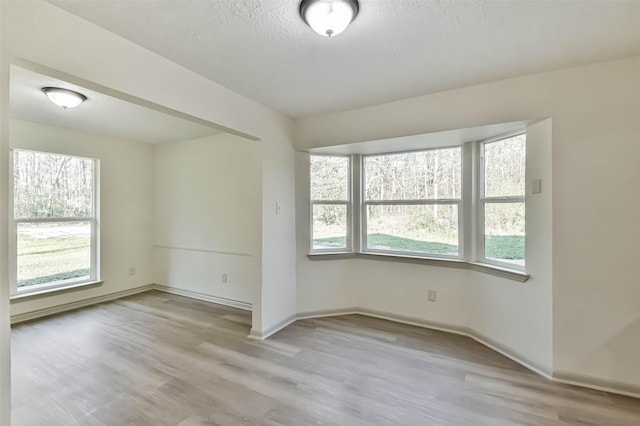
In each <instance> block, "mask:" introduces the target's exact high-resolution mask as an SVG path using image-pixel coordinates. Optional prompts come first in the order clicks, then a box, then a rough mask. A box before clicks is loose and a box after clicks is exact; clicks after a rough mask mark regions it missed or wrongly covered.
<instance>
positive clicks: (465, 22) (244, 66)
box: [51, 0, 640, 117]
mask: <svg viewBox="0 0 640 426" xmlns="http://www.w3.org/2000/svg"><path fill="white" fill-rule="evenodd" d="M51 2H52V3H53V4H55V5H58V6H59V7H62V8H63V9H66V10H67V11H69V12H71V13H74V14H76V15H78V16H80V17H83V18H85V19H87V20H89V21H92V22H94V23H96V24H97V25H99V26H101V27H104V28H105V29H107V30H109V31H111V32H113V33H115V34H118V35H120V36H122V37H124V38H127V39H129V40H131V41H133V42H135V43H137V44H139V45H141V46H144V47H146V48H148V49H150V50H152V51H155V52H156V53H158V54H160V55H162V56H164V57H166V58H168V59H170V60H172V61H174V62H176V63H179V64H181V65H183V66H185V67H187V68H189V69H191V70H193V71H195V72H197V73H199V74H201V75H203V76H205V77H207V78H209V79H211V80H214V81H216V82H218V83H220V84H223V85H224V86H227V87H228V88H230V89H232V90H234V91H236V92H238V93H241V94H243V95H245V96H247V97H250V98H253V99H255V100H257V101H259V102H261V103H262V104H264V105H267V106H269V107H272V108H274V109H276V110H278V111H281V112H283V113H284V114H287V115H289V116H293V117H300V116H307V115H313V114H318V113H324V112H332V111H341V110H346V109H351V108H354V107H361V106H367V105H372V104H377V103H381V102H386V101H391V100H396V99H401V98H406V97H410V96H416V95H420V94H426V93H432V92H436V91H440V90H444V89H450V88H455V87H461V86H466V85H471V84H476V83H481V82H487V81H493V80H499V79H502V78H507V77H513V76H518V75H524V74H531V73H536V72H541V71H547V70H552V69H558V68H564V67H569V66H574V65H581V64H587V63H592V62H598V61H604V60H610V59H616V58H621V57H626V56H632V55H640V1H614V0H611V1H561V0H556V1H542V0H539V1H478V0H464V1H461V0H360V5H361V7H360V14H359V15H358V17H357V18H356V20H355V21H354V22H353V24H352V25H351V27H349V28H348V29H347V30H346V31H345V32H344V33H343V34H340V35H339V36H337V37H335V38H325V37H321V36H319V35H317V34H315V33H314V32H313V31H312V30H311V29H310V28H308V27H307V26H306V25H305V24H304V23H303V22H302V20H301V19H300V18H299V16H298V12H297V10H298V4H299V1H298V0H201V1H190V0H180V1H154V0H151V1H149V0H148V1H122V0H118V1H109V0H107V1H102V0H101V1H88V0H84V1H76V0H73V1H68V0H63V1H60V0H52V1H51Z"/></svg>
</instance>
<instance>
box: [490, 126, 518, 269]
mask: <svg viewBox="0 0 640 426" xmlns="http://www.w3.org/2000/svg"><path fill="white" fill-rule="evenodd" d="M481 159H482V166H481V169H480V170H481V179H480V194H481V195H480V207H479V208H480V211H479V214H480V215H481V216H480V217H481V220H480V228H481V238H480V241H482V247H481V252H482V258H483V259H482V261H484V262H486V263H491V264H496V265H501V266H507V267H511V268H514V267H515V268H517V269H524V266H525V159H526V135H525V134H521V135H517V136H513V137H509V138H506V139H501V140H497V141H493V142H485V143H483V144H482V145H481Z"/></svg>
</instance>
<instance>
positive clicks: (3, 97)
mask: <svg viewBox="0 0 640 426" xmlns="http://www.w3.org/2000/svg"><path fill="white" fill-rule="evenodd" d="M2 3H3V2H0V34H1V33H2V31H3V30H4V26H5V23H4V19H5V13H4V5H3V4H2ZM8 154H9V62H8V59H7V55H6V53H5V48H4V38H2V37H0V253H7V252H8V249H9V247H8V241H9V236H8V234H7V231H8V227H7V223H8V222H7V221H8V218H7V213H8V210H9V207H8V199H9V182H8V180H9V158H8ZM8 260H9V259H8V256H6V255H3V256H0V425H8V424H9V423H10V421H11V350H10V347H9V342H10V341H11V329H10V320H9V271H8Z"/></svg>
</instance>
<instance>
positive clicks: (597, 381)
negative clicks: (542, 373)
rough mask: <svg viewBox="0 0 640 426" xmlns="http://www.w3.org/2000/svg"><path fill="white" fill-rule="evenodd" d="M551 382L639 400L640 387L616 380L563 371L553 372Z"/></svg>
mask: <svg viewBox="0 0 640 426" xmlns="http://www.w3.org/2000/svg"><path fill="white" fill-rule="evenodd" d="M552 380H553V381H554V382H558V383H564V384H566V385H573V386H580V387H584V388H589V389H595V390H599V391H604V392H611V393H617V394H620V395H625V396H630V397H633V398H640V386H638V385H635V384H632V383H626V382H621V381H617V380H609V379H602V378H600V377H594V376H588V375H586V374H579V373H573V372H570V371H564V370H555V371H554V372H553V377H552Z"/></svg>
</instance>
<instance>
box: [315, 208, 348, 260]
mask: <svg viewBox="0 0 640 426" xmlns="http://www.w3.org/2000/svg"><path fill="white" fill-rule="evenodd" d="M346 248H347V206H346V205H317V204H316V205H314V206H313V249H314V250H316V249H318V250H322V249H346Z"/></svg>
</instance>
